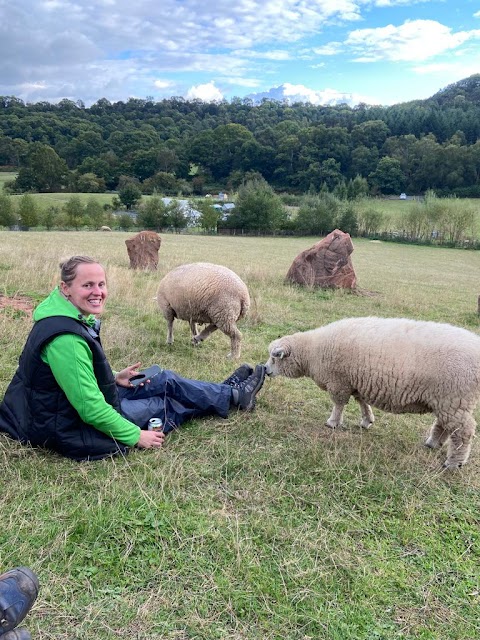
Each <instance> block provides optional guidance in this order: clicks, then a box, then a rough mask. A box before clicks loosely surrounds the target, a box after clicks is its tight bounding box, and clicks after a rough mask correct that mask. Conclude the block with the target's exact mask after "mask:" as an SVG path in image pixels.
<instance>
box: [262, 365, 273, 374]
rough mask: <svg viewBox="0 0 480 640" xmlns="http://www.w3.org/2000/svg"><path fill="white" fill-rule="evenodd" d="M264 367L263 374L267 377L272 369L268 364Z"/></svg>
mask: <svg viewBox="0 0 480 640" xmlns="http://www.w3.org/2000/svg"><path fill="white" fill-rule="evenodd" d="M264 367H265V373H266V374H267V376H271V375H272V373H273V371H272V367H271V366H270V365H269V364H268V362H266V363H265V365H264Z"/></svg>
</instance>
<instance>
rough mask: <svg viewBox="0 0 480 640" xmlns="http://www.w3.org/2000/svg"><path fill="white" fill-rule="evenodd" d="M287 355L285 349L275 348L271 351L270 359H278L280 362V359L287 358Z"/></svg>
mask: <svg viewBox="0 0 480 640" xmlns="http://www.w3.org/2000/svg"><path fill="white" fill-rule="evenodd" d="M289 353H290V350H289V349H287V348H286V347H275V348H274V349H272V353H271V356H272V358H280V360H282V358H285V356H288V355H289Z"/></svg>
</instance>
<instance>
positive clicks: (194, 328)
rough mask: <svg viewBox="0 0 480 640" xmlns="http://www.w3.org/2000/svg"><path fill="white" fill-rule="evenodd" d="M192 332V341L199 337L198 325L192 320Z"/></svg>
mask: <svg viewBox="0 0 480 640" xmlns="http://www.w3.org/2000/svg"><path fill="white" fill-rule="evenodd" d="M189 324H190V331H191V332H192V339H193V338H195V336H196V335H197V323H196V322H195V320H190V322H189Z"/></svg>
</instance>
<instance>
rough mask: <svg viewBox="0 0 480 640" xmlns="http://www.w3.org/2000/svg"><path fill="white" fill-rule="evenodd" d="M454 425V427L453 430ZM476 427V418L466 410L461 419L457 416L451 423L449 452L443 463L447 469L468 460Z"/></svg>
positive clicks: (459, 465)
mask: <svg viewBox="0 0 480 640" xmlns="http://www.w3.org/2000/svg"><path fill="white" fill-rule="evenodd" d="M452 426H453V427H454V428H453V430H452ZM475 427H476V423H475V419H474V418H473V416H472V414H471V413H468V412H465V413H464V414H463V415H462V416H461V419H458V418H457V419H456V420H455V423H454V424H453V425H452V422H450V423H449V431H450V440H449V442H448V454H447V459H446V460H445V462H444V463H443V466H444V467H445V469H456V468H457V467H461V466H462V465H464V464H465V463H466V462H467V460H468V456H469V455H470V450H471V448H472V440H473V436H474V435H475Z"/></svg>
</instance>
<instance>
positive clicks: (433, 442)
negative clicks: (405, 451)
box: [425, 438, 440, 449]
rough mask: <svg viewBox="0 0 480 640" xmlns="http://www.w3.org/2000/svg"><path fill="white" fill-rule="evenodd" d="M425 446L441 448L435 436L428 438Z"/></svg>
mask: <svg viewBox="0 0 480 640" xmlns="http://www.w3.org/2000/svg"><path fill="white" fill-rule="evenodd" d="M425 446H426V447H428V448H429V449H440V443H439V442H438V441H437V440H434V439H433V438H428V439H427V440H425Z"/></svg>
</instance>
